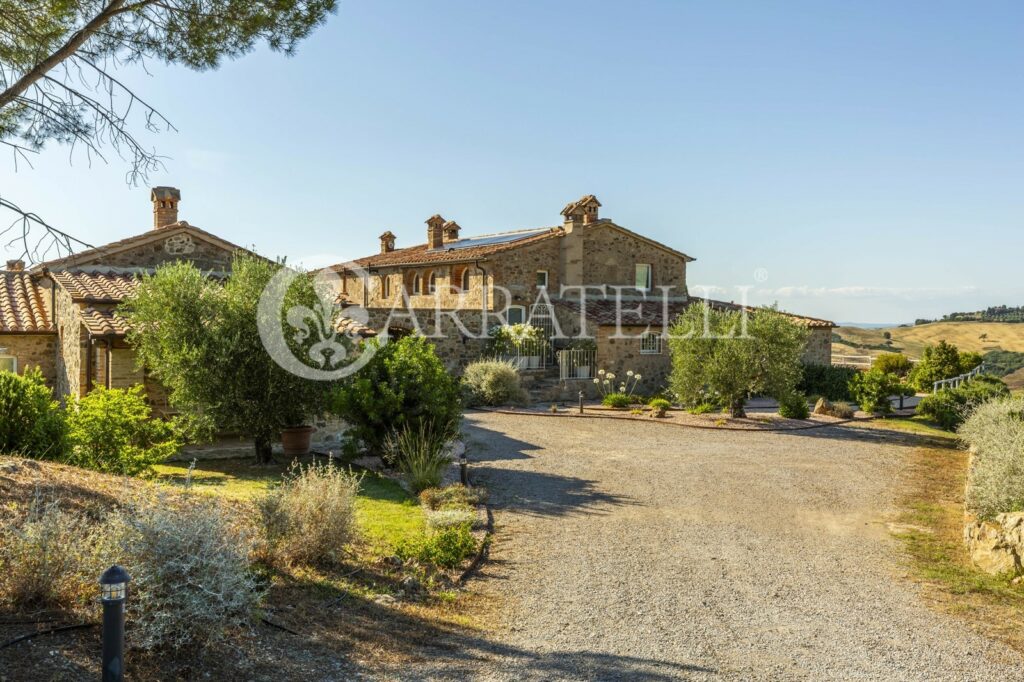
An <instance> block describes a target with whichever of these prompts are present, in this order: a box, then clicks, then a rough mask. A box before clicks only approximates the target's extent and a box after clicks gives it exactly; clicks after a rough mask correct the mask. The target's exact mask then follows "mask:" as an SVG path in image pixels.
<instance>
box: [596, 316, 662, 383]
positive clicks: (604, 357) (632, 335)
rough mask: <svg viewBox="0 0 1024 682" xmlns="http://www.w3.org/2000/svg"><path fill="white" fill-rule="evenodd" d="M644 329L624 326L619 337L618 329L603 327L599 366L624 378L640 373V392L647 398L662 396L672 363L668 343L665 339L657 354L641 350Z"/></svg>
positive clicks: (618, 377)
mask: <svg viewBox="0 0 1024 682" xmlns="http://www.w3.org/2000/svg"><path fill="white" fill-rule="evenodd" d="M644 329H645V328H644V327H626V326H623V327H622V333H621V334H618V333H617V330H616V329H615V327H607V326H604V327H599V328H598V331H597V348H598V354H597V360H598V362H597V365H598V368H599V369H603V370H605V371H609V372H612V373H614V374H615V376H616V378H617V379H623V378H625V376H626V372H628V371H631V370H632V371H633V372H634V373H639V374H640V375H641V376H642V377H643V379H642V380H641V381H640V383H639V384H638V385H637V388H636V390H637V392H638V393H641V394H643V395H652V394H654V393H659V392H661V391H662V390H663V389H665V388H667V387H668V378H669V374H670V373H671V371H672V360H671V357H670V356H669V349H668V343H667V341H665V340H664V339H662V340H661V343H660V351H659V352H657V353H652V352H644V351H642V350H641V343H640V336H641V334H643V333H644Z"/></svg>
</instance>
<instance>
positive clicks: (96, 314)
mask: <svg viewBox="0 0 1024 682" xmlns="http://www.w3.org/2000/svg"><path fill="white" fill-rule="evenodd" d="M82 322H83V323H84V324H85V328H86V329H88V330H89V333H91V334H95V335H96V336H124V335H125V334H127V333H128V330H129V329H130V327H129V326H128V323H127V322H126V321H125V319H124V318H123V317H121V316H120V315H118V314H117V313H116V312H115V311H113V310H101V309H99V308H93V307H92V306H89V307H87V308H83V309H82Z"/></svg>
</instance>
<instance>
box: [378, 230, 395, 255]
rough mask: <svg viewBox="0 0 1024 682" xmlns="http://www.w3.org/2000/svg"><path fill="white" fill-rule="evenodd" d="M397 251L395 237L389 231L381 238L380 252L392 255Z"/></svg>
mask: <svg viewBox="0 0 1024 682" xmlns="http://www.w3.org/2000/svg"><path fill="white" fill-rule="evenodd" d="M394 250H395V235H394V234H392V232H391V230H388V231H387V232H385V233H384V234H382V235H381V236H380V252H381V253H391V252H392V251H394Z"/></svg>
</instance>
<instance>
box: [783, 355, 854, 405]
mask: <svg viewBox="0 0 1024 682" xmlns="http://www.w3.org/2000/svg"><path fill="white" fill-rule="evenodd" d="M802 371H803V377H802V378H801V380H800V382H799V383H797V386H796V388H797V390H798V391H800V392H801V393H803V394H805V395H820V396H822V397H824V398H828V399H829V400H852V399H853V396H852V395H850V380H851V379H853V377H854V376H856V375H857V374H859V373H860V372H859V370H858V369H857V368H856V367H848V366H845V365H816V364H810V363H804V364H803V365H802Z"/></svg>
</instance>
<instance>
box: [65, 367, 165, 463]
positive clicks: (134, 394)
mask: <svg viewBox="0 0 1024 682" xmlns="http://www.w3.org/2000/svg"><path fill="white" fill-rule="evenodd" d="M143 396H144V389H143V388H142V386H135V387H133V388H129V389H116V388H115V389H106V388H97V389H96V390H94V391H93V392H92V393H89V394H88V395H86V396H83V397H82V398H79V399H78V400H77V401H76V402H75V404H74V405H73V406H72V408H71V409H70V410H69V412H68V425H69V426H70V429H71V431H70V435H71V444H72V448H71V454H70V455H69V457H68V462H69V463H71V464H74V465H76V466H80V467H86V468H88V469H96V470H98V471H105V472H107V473H114V474H125V475H129V476H134V475H136V474H139V473H141V472H143V471H146V470H147V469H149V468H150V467H151V466H152V465H153V464H156V463H157V462H161V461H163V460H164V459H166V458H167V457H169V456H171V455H173V454H174V453H175V452H177V451H178V447H179V446H180V443H179V442H178V440H177V437H176V436H175V435H174V430H173V429H172V428H171V426H170V425H169V424H167V423H166V422H163V421H160V420H157V419H151V418H150V409H149V406H148V405H147V404H146V400H145V398H144V397H143Z"/></svg>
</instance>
